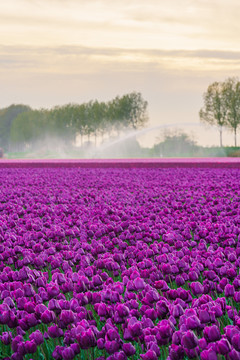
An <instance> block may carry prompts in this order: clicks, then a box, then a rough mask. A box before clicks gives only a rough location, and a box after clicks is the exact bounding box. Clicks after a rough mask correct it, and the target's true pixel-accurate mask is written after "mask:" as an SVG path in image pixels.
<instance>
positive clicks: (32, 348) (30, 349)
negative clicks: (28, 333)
mask: <svg viewBox="0 0 240 360" xmlns="http://www.w3.org/2000/svg"><path fill="white" fill-rule="evenodd" d="M24 348H25V353H26V354H34V353H35V352H36V351H37V345H36V343H35V341H33V340H31V341H26V342H25V344H24Z"/></svg>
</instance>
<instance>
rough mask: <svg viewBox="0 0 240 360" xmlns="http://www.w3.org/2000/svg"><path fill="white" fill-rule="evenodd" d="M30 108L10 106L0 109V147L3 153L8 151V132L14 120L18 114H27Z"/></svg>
mask: <svg viewBox="0 0 240 360" xmlns="http://www.w3.org/2000/svg"><path fill="white" fill-rule="evenodd" d="M30 110H31V108H30V107H29V106H27V105H15V104H13V105H11V106H9V107H7V108H4V109H0V147H2V148H3V149H4V150H5V151H7V150H8V149H9V140H10V132H11V127H12V123H13V121H14V119H15V118H16V117H17V116H18V114H21V113H25V112H29V111H30Z"/></svg>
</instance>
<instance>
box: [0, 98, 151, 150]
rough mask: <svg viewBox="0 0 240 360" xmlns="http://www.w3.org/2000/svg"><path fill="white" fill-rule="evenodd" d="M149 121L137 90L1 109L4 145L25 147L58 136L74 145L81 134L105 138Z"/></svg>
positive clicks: (0, 134)
mask: <svg viewBox="0 0 240 360" xmlns="http://www.w3.org/2000/svg"><path fill="white" fill-rule="evenodd" d="M147 121H148V115H147V101H145V100H144V99H143V98H142V95H141V94H140V93H137V92H132V93H130V94H126V95H123V96H122V97H119V96H117V97H116V98H114V99H113V100H111V101H108V102H99V101H97V100H94V101H89V102H87V103H83V104H67V105H64V106H56V107H54V108H52V109H40V110H33V109H31V108H30V107H29V106H26V105H11V106H10V107H8V108H6V109H0V146H2V147H3V148H4V149H5V150H7V151H8V150H9V148H10V145H11V147H12V149H16V150H18V151H19V150H22V151H23V150H25V149H27V148H31V147H33V146H34V144H35V143H37V142H38V141H41V140H44V139H46V138H50V139H51V137H54V138H58V139H61V140H63V141H64V142H65V143H66V144H68V145H70V144H71V145H74V144H75V143H76V139H77V138H79V137H80V139H81V145H82V144H83V138H84V137H87V138H88V141H90V138H93V139H94V143H95V144H96V140H97V137H99V136H100V137H101V138H102V139H103V137H104V135H106V134H107V136H110V135H111V134H117V133H119V132H120V131H122V130H124V129H130V128H132V129H137V128H140V127H142V126H144V125H145V124H146V122H147Z"/></svg>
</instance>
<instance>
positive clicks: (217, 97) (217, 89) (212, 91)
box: [199, 82, 228, 147]
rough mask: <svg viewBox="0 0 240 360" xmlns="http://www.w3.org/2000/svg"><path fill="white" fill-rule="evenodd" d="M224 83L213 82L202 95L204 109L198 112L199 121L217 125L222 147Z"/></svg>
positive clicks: (225, 118)
mask: <svg viewBox="0 0 240 360" xmlns="http://www.w3.org/2000/svg"><path fill="white" fill-rule="evenodd" d="M225 85H226V84H225V83H222V82H214V83H213V84H211V85H209V86H208V88H207V91H206V92H205V93H204V94H203V100H204V107H203V108H202V109H201V110H200V112H199V116H200V120H201V121H203V122H206V123H208V124H210V125H217V126H218V128H219V133H220V146H221V147H222V146H223V144H222V128H223V126H224V125H226V121H227V112H228V105H227V101H226V92H225Z"/></svg>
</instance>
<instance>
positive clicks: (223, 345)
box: [217, 339, 231, 355]
mask: <svg viewBox="0 0 240 360" xmlns="http://www.w3.org/2000/svg"><path fill="white" fill-rule="evenodd" d="M217 351H218V353H219V354H221V355H226V354H228V353H229V352H230V351H231V345H230V343H229V341H228V340H227V339H221V340H219V341H218V342H217Z"/></svg>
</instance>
